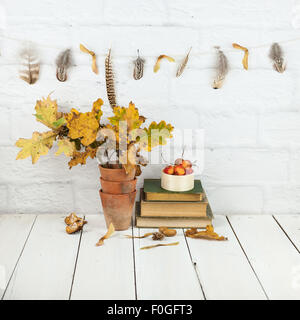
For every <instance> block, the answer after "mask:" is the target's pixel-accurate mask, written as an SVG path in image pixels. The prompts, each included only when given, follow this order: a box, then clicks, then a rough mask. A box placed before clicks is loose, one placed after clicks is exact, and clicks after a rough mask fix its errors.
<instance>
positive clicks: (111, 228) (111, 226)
mask: <svg viewBox="0 0 300 320" xmlns="http://www.w3.org/2000/svg"><path fill="white" fill-rule="evenodd" d="M114 232H115V227H114V225H113V224H112V223H110V225H109V227H108V230H107V232H106V234H105V235H104V236H103V237H101V238H100V239H99V241H98V242H97V243H96V246H97V247H99V246H102V245H103V244H104V240H105V239H108V238H109V237H110V236H111V235H112V234H113V233H114Z"/></svg>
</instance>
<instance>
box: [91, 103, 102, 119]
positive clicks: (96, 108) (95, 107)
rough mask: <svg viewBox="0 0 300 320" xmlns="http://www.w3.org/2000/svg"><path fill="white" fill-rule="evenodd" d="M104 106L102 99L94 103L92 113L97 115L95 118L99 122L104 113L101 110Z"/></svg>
mask: <svg viewBox="0 0 300 320" xmlns="http://www.w3.org/2000/svg"><path fill="white" fill-rule="evenodd" d="M102 105H103V100H102V99H100V98H99V99H98V100H96V101H94V103H93V109H92V113H94V114H95V117H96V119H97V120H98V121H100V118H101V116H102V114H103V112H102V110H101V107H102Z"/></svg>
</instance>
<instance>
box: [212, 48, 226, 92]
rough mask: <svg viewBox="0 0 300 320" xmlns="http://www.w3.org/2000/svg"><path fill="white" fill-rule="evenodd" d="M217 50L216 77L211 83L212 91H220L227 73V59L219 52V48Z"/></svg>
mask: <svg viewBox="0 0 300 320" xmlns="http://www.w3.org/2000/svg"><path fill="white" fill-rule="evenodd" d="M216 49H217V55H218V57H217V67H216V71H217V72H216V77H215V79H214V81H213V85H212V87H213V88H214V89H220V88H221V87H222V85H223V82H224V80H225V76H226V74H227V72H228V59H227V58H226V56H225V54H224V53H223V51H221V50H220V48H219V47H216Z"/></svg>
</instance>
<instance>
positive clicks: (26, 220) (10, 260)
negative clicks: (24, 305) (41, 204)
mask: <svg viewBox="0 0 300 320" xmlns="http://www.w3.org/2000/svg"><path fill="white" fill-rule="evenodd" d="M35 218H36V217H35V215H8V214H2V215H0V299H2V297H3V294H4V292H5V289H6V287H7V284H8V281H9V279H10V277H11V275H12V273H13V270H14V268H15V266H16V263H17V261H18V259H19V257H20V254H21V252H22V250H23V247H24V244H25V241H26V239H27V237H28V234H29V232H30V230H31V227H32V225H33V223H34V220H35Z"/></svg>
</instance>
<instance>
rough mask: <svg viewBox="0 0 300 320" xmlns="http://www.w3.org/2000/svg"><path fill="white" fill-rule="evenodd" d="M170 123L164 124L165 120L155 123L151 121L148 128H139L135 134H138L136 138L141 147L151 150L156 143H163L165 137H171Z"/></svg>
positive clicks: (171, 128) (165, 141) (164, 142)
mask: <svg viewBox="0 0 300 320" xmlns="http://www.w3.org/2000/svg"><path fill="white" fill-rule="evenodd" d="M173 129H174V128H173V127H172V125H171V124H166V122H165V121H161V122H159V123H156V122H155V121H153V122H152V123H151V124H150V126H149V127H148V128H144V129H143V130H142V131H141V130H139V132H137V134H139V136H136V137H134V135H133V136H132V138H136V139H137V141H138V143H139V146H140V148H141V149H143V150H146V151H151V150H152V149H153V148H154V147H156V146H158V145H165V144H166V143H167V139H171V138H172V137H173V136H172V134H171V132H172V131H173Z"/></svg>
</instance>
